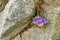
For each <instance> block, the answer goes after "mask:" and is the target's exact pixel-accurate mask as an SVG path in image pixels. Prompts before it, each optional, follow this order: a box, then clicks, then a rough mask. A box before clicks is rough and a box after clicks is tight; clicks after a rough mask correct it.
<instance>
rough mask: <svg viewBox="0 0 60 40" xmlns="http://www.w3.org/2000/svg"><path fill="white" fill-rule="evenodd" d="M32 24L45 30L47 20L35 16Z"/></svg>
mask: <svg viewBox="0 0 60 40" xmlns="http://www.w3.org/2000/svg"><path fill="white" fill-rule="evenodd" d="M32 23H33V24H34V25H36V26H38V27H40V28H43V29H44V28H46V24H47V23H48V19H47V18H42V17H41V16H36V17H35V18H34V19H33V20H32Z"/></svg>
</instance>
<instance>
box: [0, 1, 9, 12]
mask: <svg viewBox="0 0 60 40" xmlns="http://www.w3.org/2000/svg"><path fill="white" fill-rule="evenodd" d="M8 1H9V0H0V12H1V11H3V10H4V8H5V6H6V4H7V3H8Z"/></svg>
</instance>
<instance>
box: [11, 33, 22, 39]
mask: <svg viewBox="0 0 60 40" xmlns="http://www.w3.org/2000/svg"><path fill="white" fill-rule="evenodd" d="M11 40H21V37H20V35H19V34H18V35H17V36H16V37H14V38H12V39H11Z"/></svg>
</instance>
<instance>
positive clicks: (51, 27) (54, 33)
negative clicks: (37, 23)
mask: <svg viewBox="0 0 60 40" xmlns="http://www.w3.org/2000/svg"><path fill="white" fill-rule="evenodd" d="M44 1H45V3H47V4H48V5H47V4H46V6H45V9H44V13H43V14H42V15H44V16H45V17H46V18H48V20H49V22H48V24H47V28H46V31H45V32H44V31H43V30H42V29H39V28H38V27H37V28H30V29H28V30H27V31H24V32H23V33H22V40H60V31H59V29H60V21H58V20H60V16H59V15H60V6H59V5H55V4H57V3H58V1H57V0H56V1H55V2H56V3H55V4H54V2H53V1H52V0H44ZM58 4H59V3H58ZM57 21H58V22H57Z"/></svg>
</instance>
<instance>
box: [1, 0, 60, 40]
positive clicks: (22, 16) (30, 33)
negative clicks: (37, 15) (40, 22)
mask: <svg viewBox="0 0 60 40" xmlns="http://www.w3.org/2000/svg"><path fill="white" fill-rule="evenodd" d="M37 1H38V0H9V2H8V3H7V5H6V6H5V8H4V10H3V11H2V12H0V15H1V16H0V26H1V29H0V31H1V32H0V33H1V35H2V37H1V38H2V40H16V39H17V40H60V31H59V30H60V16H59V15H60V0H44V3H43V4H42V6H44V8H43V10H44V12H43V13H41V14H42V15H43V16H45V17H46V18H47V19H48V20H49V22H48V23H47V28H46V31H45V32H44V31H43V30H42V29H40V28H39V27H36V28H33V26H31V27H32V28H28V29H27V30H26V31H25V30H24V28H25V27H29V26H27V25H28V24H29V21H30V20H29V19H30V18H31V17H32V16H33V15H34V13H33V12H34V10H33V9H34V5H35V4H36V2H37ZM21 31H23V32H22V33H21V34H20V32H21ZM17 35H18V36H17ZM19 35H20V36H19ZM19 37H20V38H19Z"/></svg>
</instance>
